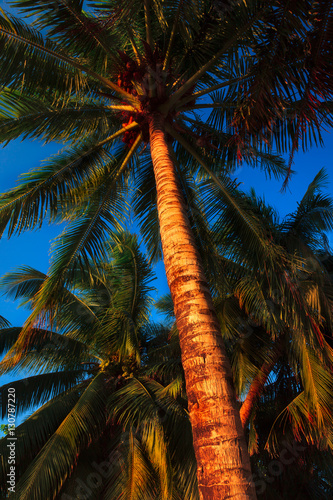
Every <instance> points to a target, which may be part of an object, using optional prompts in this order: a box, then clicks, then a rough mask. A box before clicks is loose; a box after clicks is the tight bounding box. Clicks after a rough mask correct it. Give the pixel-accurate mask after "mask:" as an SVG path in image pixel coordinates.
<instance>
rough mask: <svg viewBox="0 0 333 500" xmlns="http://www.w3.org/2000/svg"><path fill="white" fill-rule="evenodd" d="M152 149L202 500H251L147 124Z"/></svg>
mask: <svg viewBox="0 0 333 500" xmlns="http://www.w3.org/2000/svg"><path fill="white" fill-rule="evenodd" d="M150 147H151V155H152V160H153V165H154V173H155V179H156V189H157V208H158V214H159V224H160V232H161V240H162V249H163V254H164V263H165V269H166V275H167V280H168V284H169V287H170V291H171V295H172V299H173V302H174V307H175V315H176V321H177V327H178V330H179V336H180V346H181V352H182V363H183V367H184V372H185V380H186V390H187V395H188V408H189V414H190V419H191V424H192V431H193V443H194V451H195V455H196V459H197V475H198V483H199V489H200V496H201V499H204V500H222V499H225V498H230V499H231V498H233V499H237V500H245V499H251V500H253V499H255V498H256V494H255V490H254V487H253V485H252V483H251V468H250V460H249V455H248V451H247V446H246V442H245V438H244V434H243V429H242V425H241V421H240V417H239V411H238V409H237V403H236V397H235V393H234V389H233V384H232V375H231V368H230V364H229V360H228V358H227V356H226V353H225V349H224V345H223V341H222V337H221V331H220V327H219V323H218V320H217V317H216V313H215V311H214V308H213V304H212V299H211V295H210V291H209V287H208V284H207V280H206V278H205V275H204V272H203V268H202V265H201V259H200V256H199V253H198V250H197V248H196V245H195V241H194V237H193V234H192V230H191V227H190V224H189V220H188V218H187V214H186V209H185V204H184V199H183V195H182V192H181V188H180V185H179V182H178V180H177V176H176V172H175V168H174V165H173V162H172V159H171V155H170V152H169V149H168V145H167V142H166V137H165V132H164V120H163V117H162V116H160V115H158V114H155V115H153V116H152V118H151V120H150Z"/></svg>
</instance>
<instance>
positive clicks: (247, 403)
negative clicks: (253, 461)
mask: <svg viewBox="0 0 333 500" xmlns="http://www.w3.org/2000/svg"><path fill="white" fill-rule="evenodd" d="M281 351H282V339H281V338H280V339H279V340H278V341H277V342H276V345H275V350H274V353H273V355H272V356H271V359H270V360H269V361H267V362H266V363H263V365H262V367H261V368H260V371H259V372H258V373H257V375H256V376H255V377H254V379H253V381H252V384H251V387H250V389H249V391H248V393H247V395H246V398H245V400H244V402H243V404H242V406H241V409H240V418H241V422H242V426H243V429H245V427H246V426H247V424H248V422H249V419H250V416H251V412H252V409H253V406H254V405H255V403H256V402H257V400H258V398H260V396H261V395H262V393H263V391H264V387H265V384H266V382H267V380H268V377H269V374H270V373H271V371H272V370H273V368H274V366H275V364H276V362H277V360H278V359H279V357H280V356H281Z"/></svg>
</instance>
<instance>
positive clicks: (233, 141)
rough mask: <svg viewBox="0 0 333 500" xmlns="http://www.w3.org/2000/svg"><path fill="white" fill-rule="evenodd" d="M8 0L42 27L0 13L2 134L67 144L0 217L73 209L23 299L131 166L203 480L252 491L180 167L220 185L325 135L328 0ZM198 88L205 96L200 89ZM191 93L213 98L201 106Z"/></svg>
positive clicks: (112, 203) (88, 230) (102, 215)
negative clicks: (162, 283) (239, 168)
mask: <svg viewBox="0 0 333 500" xmlns="http://www.w3.org/2000/svg"><path fill="white" fill-rule="evenodd" d="M13 3H14V5H15V6H17V7H19V8H21V11H22V12H23V13H27V14H29V13H32V14H33V15H34V26H35V27H37V28H38V29H39V30H41V32H37V31H35V29H34V28H32V27H30V26H27V25H26V24H25V23H23V22H22V21H21V20H19V19H15V18H9V17H8V16H7V15H5V14H3V15H2V16H1V18H0V47H1V50H2V56H1V60H0V73H1V75H2V76H1V78H0V82H1V85H2V88H3V89H4V90H3V91H2V93H1V99H2V101H1V102H2V104H1V109H2V118H3V119H2V124H1V130H0V135H1V138H2V139H3V141H8V140H10V139H12V138H14V137H18V136H20V135H22V134H23V135H24V136H25V137H28V136H30V137H39V138H42V139H44V140H54V139H56V140H60V141H67V142H69V145H70V147H69V148H68V149H67V150H66V151H65V152H64V153H62V154H60V155H58V156H56V157H54V158H53V159H52V160H51V161H49V162H48V163H47V164H45V165H44V166H43V168H41V169H38V170H36V171H34V172H32V173H30V174H28V175H27V176H26V177H25V178H24V179H23V183H22V184H21V185H20V186H19V187H18V188H17V189H14V190H13V191H11V192H10V193H8V194H7V195H4V196H3V197H2V200H1V228H2V230H4V228H5V227H6V226H7V225H8V231H9V235H11V234H12V233H13V232H16V231H18V232H20V231H21V230H24V229H27V228H31V227H33V226H36V225H39V224H40V223H41V221H42V219H43V218H45V216H46V217H49V218H50V219H51V220H56V219H60V220H64V219H66V220H71V221H72V226H71V228H70V230H69V231H68V232H67V233H66V235H65V236H63V237H61V238H60V240H59V243H60V251H59V254H58V255H57V257H56V258H55V259H54V262H53V265H52V267H51V270H50V273H49V277H48V279H47V280H46V281H45V283H44V285H43V293H42V294H40V297H42V296H43V299H41V300H40V301H39V302H38V301H37V303H36V304H35V309H34V311H35V313H34V314H35V315H36V317H37V315H38V314H39V313H40V312H41V310H42V309H43V307H44V306H45V301H46V300H48V301H49V304H48V305H49V306H50V305H51V302H52V300H53V299H54V297H55V291H56V290H57V291H58V292H59V291H60V290H61V289H62V287H63V285H64V282H65V281H66V279H67V280H70V279H71V276H70V273H69V272H68V269H74V268H76V266H73V263H74V262H75V263H76V264H78V265H82V266H83V264H87V263H88V261H89V256H90V257H94V258H98V257H101V256H102V254H103V250H102V246H101V244H102V243H103V240H104V239H105V238H106V237H107V233H108V232H109V229H110V227H112V226H117V225H118V224H119V222H120V220H121V219H122V218H123V211H122V208H123V205H124V200H123V199H122V189H121V187H123V186H124V185H126V183H128V184H129V185H133V184H131V182H132V179H133V173H134V178H136V180H137V181H139V185H140V182H141V185H142V183H144V186H145V189H144V191H143V194H142V195H141V194H140V193H138V192H137V196H138V198H139V199H140V201H138V202H137V203H138V206H140V207H141V210H140V213H141V216H142V218H143V219H145V218H148V219H149V211H150V204H151V203H152V202H154V201H155V200H156V201H157V207H158V213H159V228H160V234H161V243H162V247H163V254H164V261H165V265H166V273H167V278H168V283H169V286H170V289H171V294H172V297H173V301H174V304H175V313H176V318H177V324H178V329H179V332H180V343H181V349H182V359H183V367H184V371H185V377H186V384H187V390H188V397H189V412H190V416H191V423H192V428H193V436H194V448H195V452H196V457H197V462H198V478H199V487H200V490H201V494H202V496H203V497H204V498H207V499H208V498H218V497H221V498H222V497H223V496H226V495H229V496H230V495H243V497H244V498H254V496H255V494H254V492H253V488H252V487H251V484H250V482H249V479H248V477H249V473H250V468H249V460H248V456H247V453H246V444H245V441H244V436H243V435H242V428H241V424H240V420H239V415H238V411H237V405H236V401H235V396H234V390H233V387H232V383H231V371H230V366H229V363H228V359H227V356H226V353H225V351H224V348H223V343H222V340H221V336H220V332H219V325H218V321H217V318H216V315H215V313H214V308H213V305H212V301H211V298H210V296H209V293H208V284H207V281H206V278H205V275H204V273H203V267H202V264H201V261H200V256H199V253H198V251H197V249H196V245H195V241H194V238H193V235H192V231H191V227H190V223H189V220H188V217H187V210H186V206H185V203H184V198H183V193H182V190H181V187H180V184H179V170H187V169H188V170H189V171H191V172H192V173H193V175H194V176H195V178H196V176H197V175H199V174H200V175H201V176H209V177H210V178H213V179H214V180H215V182H216V183H217V184H218V185H219V187H220V189H221V190H222V191H223V190H224V185H223V183H222V182H221V181H220V180H219V179H218V177H217V176H218V175H219V174H220V172H221V171H223V170H225V168H232V167H233V166H234V165H235V162H236V159H237V158H238V160H241V158H243V159H244V160H249V161H251V160H252V162H254V163H255V162H256V160H253V158H256V157H257V156H256V155H259V157H260V154H261V156H262V159H263V165H265V164H267V162H270V161H271V158H270V157H269V155H267V154H266V155H265V154H263V149H264V147H265V145H266V144H267V143H268V142H269V141H270V140H272V139H274V140H275V141H276V144H277V146H278V147H280V149H281V150H283V149H288V148H290V149H291V152H292V154H293V153H294V152H295V150H296V149H297V147H298V144H299V142H300V140H301V139H305V138H306V137H307V138H308V141H309V142H310V143H311V141H313V140H320V128H321V126H323V125H325V124H326V125H327V124H328V125H330V124H331V118H330V116H331V115H330V100H331V97H332V79H331V78H330V76H331V74H332V66H331V65H332V63H331V58H330V57H329V54H330V53H331V50H332V49H331V44H330V33H331V24H332V15H331V10H330V8H331V4H330V2H328V1H327V2H322V3H321V4H320V6H317V4H316V3H313V2H310V1H309V2H308V1H306V2H297V3H293V4H292V5H289V2H284V1H283V2H280V1H276V2H269V3H267V2H261V1H258V0H251V1H248V2H241V1H240V2H233V3H227V4H225V3H224V2H216V1H203V2H197V1H193V2H192V1H191V2H183V1H182V0H179V1H175V2H172V3H171V4H169V3H168V4H163V5H162V4H160V3H159V2H157V1H155V0H145V1H144V2H141V1H139V0H133V1H131V2H129V3H128V2H127V1H126V2H125V1H121V2H119V1H117V2H114V1H113V0H109V1H107V2H104V1H100V2H93V3H92V5H91V7H90V9H88V10H83V1H82V0H73V1H71V2H68V1H67V0H61V1H59V2H56V3H55V2H54V0H47V1H44V0H43V1H34V2H32V1H31V0H16V1H15V2H13ZM128 19H131V26H129V23H128ZM41 33H42V34H41ZM281 61H283V63H281ZM278 63H279V64H278ZM204 96H205V97H209V98H210V101H209V102H208V103H207V102H206V101H205V100H204V101H199V100H198V99H199V98H200V97H204ZM295 96H297V98H295ZM202 109H211V112H210V114H209V115H207V116H203V115H201V116H197V114H196V113H197V112H198V110H199V112H200V110H202ZM307 131H308V132H309V134H308V136H306V132H307ZM303 143H304V144H305V146H307V143H306V142H304V141H303ZM263 144H264V146H262V145H263ZM258 149H259V151H258ZM153 174H154V175H153ZM154 179H155V180H154ZM155 183H156V190H155ZM136 186H138V184H136ZM147 193H150V194H151V195H152V196H151V197H150V196H147ZM229 201H230V202H231V203H232V200H229ZM241 215H242V217H243V218H244V220H245V221H247V222H248V227H249V234H250V235H251V237H250V238H249V241H248V245H249V246H253V247H255V246H259V247H260V248H261V252H262V259H270V258H271V257H272V254H274V253H275V250H274V249H273V247H272V246H271V247H268V246H267V245H266V244H264V239H263V235H262V234H261V232H260V230H259V227H257V226H256V224H255V222H254V221H249V220H248V218H247V215H246V213H244V212H242V214H241ZM150 234H151V233H150V231H149V230H148V229H147V228H146V236H148V237H149V235H150ZM47 297H48V298H47ZM32 319H33V318H32ZM29 328H30V327H29ZM29 328H25V329H24V330H23V332H22V334H21V337H20V343H21V346H22V345H24V344H25V343H26V342H27V336H28V337H29V335H31V329H29ZM222 407H223V411H221V408H222ZM218 443H223V446H222V445H221V444H218ZM221 464H223V466H221Z"/></svg>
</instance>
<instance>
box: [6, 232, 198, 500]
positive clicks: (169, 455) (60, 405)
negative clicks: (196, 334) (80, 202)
mask: <svg viewBox="0 0 333 500" xmlns="http://www.w3.org/2000/svg"><path fill="white" fill-rule="evenodd" d="M110 248H111V253H110V259H109V260H108V261H104V262H100V263H98V264H95V265H93V264H91V266H90V267H89V269H87V270H86V272H85V273H82V272H81V271H80V270H77V271H76V273H75V281H74V283H73V287H72V290H68V289H66V288H64V289H63V291H62V294H61V296H60V297H59V298H58V303H57V308H56V315H55V316H54V317H53V316H52V317H49V318H48V320H49V321H48V324H46V325H45V328H46V327H47V326H48V325H52V329H51V330H49V329H45V330H44V331H42V330H38V331H36V332H35V334H36V335H35V337H34V342H33V344H31V345H30V347H29V348H28V349H26V350H25V352H24V354H23V356H22V357H21V359H20V362H19V363H18V364H15V363H14V364H12V365H11V363H10V360H7V361H6V362H4V361H3V362H2V363H1V368H2V372H5V373H17V371H18V370H21V369H25V370H28V371H32V372H33V374H32V376H28V377H27V378H24V379H19V380H17V381H15V382H10V384H8V385H6V386H3V387H2V390H3V394H6V390H7V387H12V388H14V389H15V393H16V401H17V414H18V415H20V414H22V413H23V414H24V413H26V412H27V411H29V410H31V409H34V412H33V413H32V415H31V416H29V417H28V418H27V419H26V420H25V421H24V422H23V423H22V424H21V425H19V426H18V427H17V429H16V431H15V435H16V437H17V447H16V474H17V479H18V483H17V486H16V495H15V498H18V499H22V500H23V499H24V498H26V499H28V498H29V499H36V500H37V499H40V498H41V497H42V498H45V499H48V498H49V499H51V498H59V499H60V498H61V499H65V498H66V499H70V498H77V497H78V496H80V495H86V497H85V498H91V499H93V498H96V497H97V496H98V498H101V499H102V498H103V499H110V500H112V499H119V498H124V499H125V498H126V499H129V498H131V499H138V500H139V499H147V497H149V498H161V499H162V498H165V499H170V498H174V499H179V500H180V499H181V498H189V499H193V500H194V499H198V498H199V496H198V489H197V481H196V464H195V456H194V451H193V444H192V434H191V426H190V421H189V418H188V411H187V409H186V406H187V404H186V398H185V385H184V376H183V371H182V368H181V363H180V350H179V343H178V342H177V344H175V342H174V341H172V339H171V340H169V338H168V337H169V329H168V328H167V327H162V325H153V324H150V323H149V322H148V317H147V314H148V309H149V307H150V305H151V303H152V299H151V298H150V296H149V293H150V292H151V291H152V290H153V288H152V287H151V282H152V279H153V278H154V276H153V274H152V272H151V268H150V266H149V265H148V263H147V261H146V260H145V258H144V257H143V256H142V254H141V252H140V250H139V247H138V244H137V241H136V238H135V237H133V236H131V235H129V234H122V235H119V236H118V241H117V242H116V243H114V242H113V243H110ZM45 279H46V276H45V275H43V274H42V273H40V272H38V271H36V270H34V269H31V268H22V269H18V270H17V271H14V272H11V273H8V274H7V275H5V276H4V277H3V279H2V289H3V290H5V291H6V292H7V294H8V295H11V296H14V297H15V298H19V299H20V300H21V302H23V303H24V304H25V305H31V306H32V307H33V304H34V300H35V298H34V297H35V294H36V292H37V291H38V290H39V289H41V288H42V285H43V282H44V281H45ZM52 314H53V313H52ZM20 331H21V328H5V329H2V330H1V331H0V344H1V352H4V351H6V350H8V349H9V348H10V347H11V346H12V345H13V344H14V343H15V342H16V340H17V338H18V336H19V334H20ZM5 400H6V398H3V400H2V412H1V413H2V418H5V417H6V411H7V408H6V401H5ZM36 406H37V407H38V409H37V410H36ZM7 444H8V441H7V437H5V438H3V439H2V441H1V442H0V448H1V457H2V465H1V478H2V479H1V481H0V484H1V488H2V491H3V492H5V491H7V485H6V478H7V473H8V467H9V465H8V461H7V459H6V457H7V448H6V446H7Z"/></svg>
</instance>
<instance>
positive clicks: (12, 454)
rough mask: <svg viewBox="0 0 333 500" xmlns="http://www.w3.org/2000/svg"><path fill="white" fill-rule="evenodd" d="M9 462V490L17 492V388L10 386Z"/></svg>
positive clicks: (8, 404) (8, 407) (8, 398)
mask: <svg viewBox="0 0 333 500" xmlns="http://www.w3.org/2000/svg"><path fill="white" fill-rule="evenodd" d="M7 425H8V430H7V441H8V444H7V450H8V455H7V463H8V465H9V472H8V473H7V485H8V492H9V494H10V493H15V487H16V440H17V437H16V436H15V429H16V396H15V389H14V388H13V387H9V388H8V391H7Z"/></svg>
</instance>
